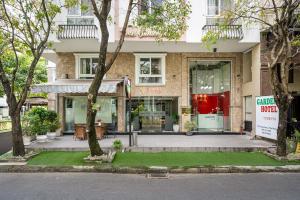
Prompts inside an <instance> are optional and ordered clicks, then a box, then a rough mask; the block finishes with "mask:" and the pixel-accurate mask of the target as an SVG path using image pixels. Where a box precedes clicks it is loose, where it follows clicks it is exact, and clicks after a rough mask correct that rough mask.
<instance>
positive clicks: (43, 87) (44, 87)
mask: <svg viewBox="0 0 300 200" xmlns="http://www.w3.org/2000/svg"><path fill="white" fill-rule="evenodd" d="M122 81H123V80H103V81H102V83H101V87H100V89H99V93H116V92H117V85H118V84H119V83H121V82H122ZM91 82H92V81H91V80H75V79H64V80H57V81H55V82H52V83H44V84H37V85H34V86H32V87H31V92H32V93H42V92H44V93H87V92H88V89H89V87H90V85H91Z"/></svg>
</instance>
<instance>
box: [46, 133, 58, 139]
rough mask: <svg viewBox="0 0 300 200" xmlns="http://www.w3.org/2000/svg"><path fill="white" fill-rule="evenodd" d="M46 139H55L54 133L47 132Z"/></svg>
mask: <svg viewBox="0 0 300 200" xmlns="http://www.w3.org/2000/svg"><path fill="white" fill-rule="evenodd" d="M47 138H48V139H49V140H54V139H55V138H56V132H48V133H47Z"/></svg>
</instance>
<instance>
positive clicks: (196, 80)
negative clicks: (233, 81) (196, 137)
mask: <svg viewBox="0 0 300 200" xmlns="http://www.w3.org/2000/svg"><path fill="white" fill-rule="evenodd" d="M190 94H191V105H192V119H193V120H194V121H195V122H196V124H197V129H198V131H204V132H211V131H212V132H213V131H227V130H230V62H229V61H191V62H190Z"/></svg>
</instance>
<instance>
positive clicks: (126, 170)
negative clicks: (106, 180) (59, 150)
mask: <svg viewBox="0 0 300 200" xmlns="http://www.w3.org/2000/svg"><path fill="white" fill-rule="evenodd" d="M0 172H13V173H43V172H94V173H117V174H148V173H150V172H152V171H151V170H150V168H130V167H111V166H105V167H103V166H101V167H100V166H62V167H54V166H28V165H23V166H20V165H3V166H0ZM167 172H168V173H170V174H207V173H271V172H281V173H300V165H286V166H220V167H193V168H168V169H167ZM158 173H159V171H158Z"/></svg>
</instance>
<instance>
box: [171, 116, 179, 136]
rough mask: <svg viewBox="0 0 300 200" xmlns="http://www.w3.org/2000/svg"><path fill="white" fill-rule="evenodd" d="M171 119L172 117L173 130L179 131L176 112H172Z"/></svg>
mask: <svg viewBox="0 0 300 200" xmlns="http://www.w3.org/2000/svg"><path fill="white" fill-rule="evenodd" d="M172 119H173V131H174V132H178V131H179V116H178V115H177V114H173V115H172Z"/></svg>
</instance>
